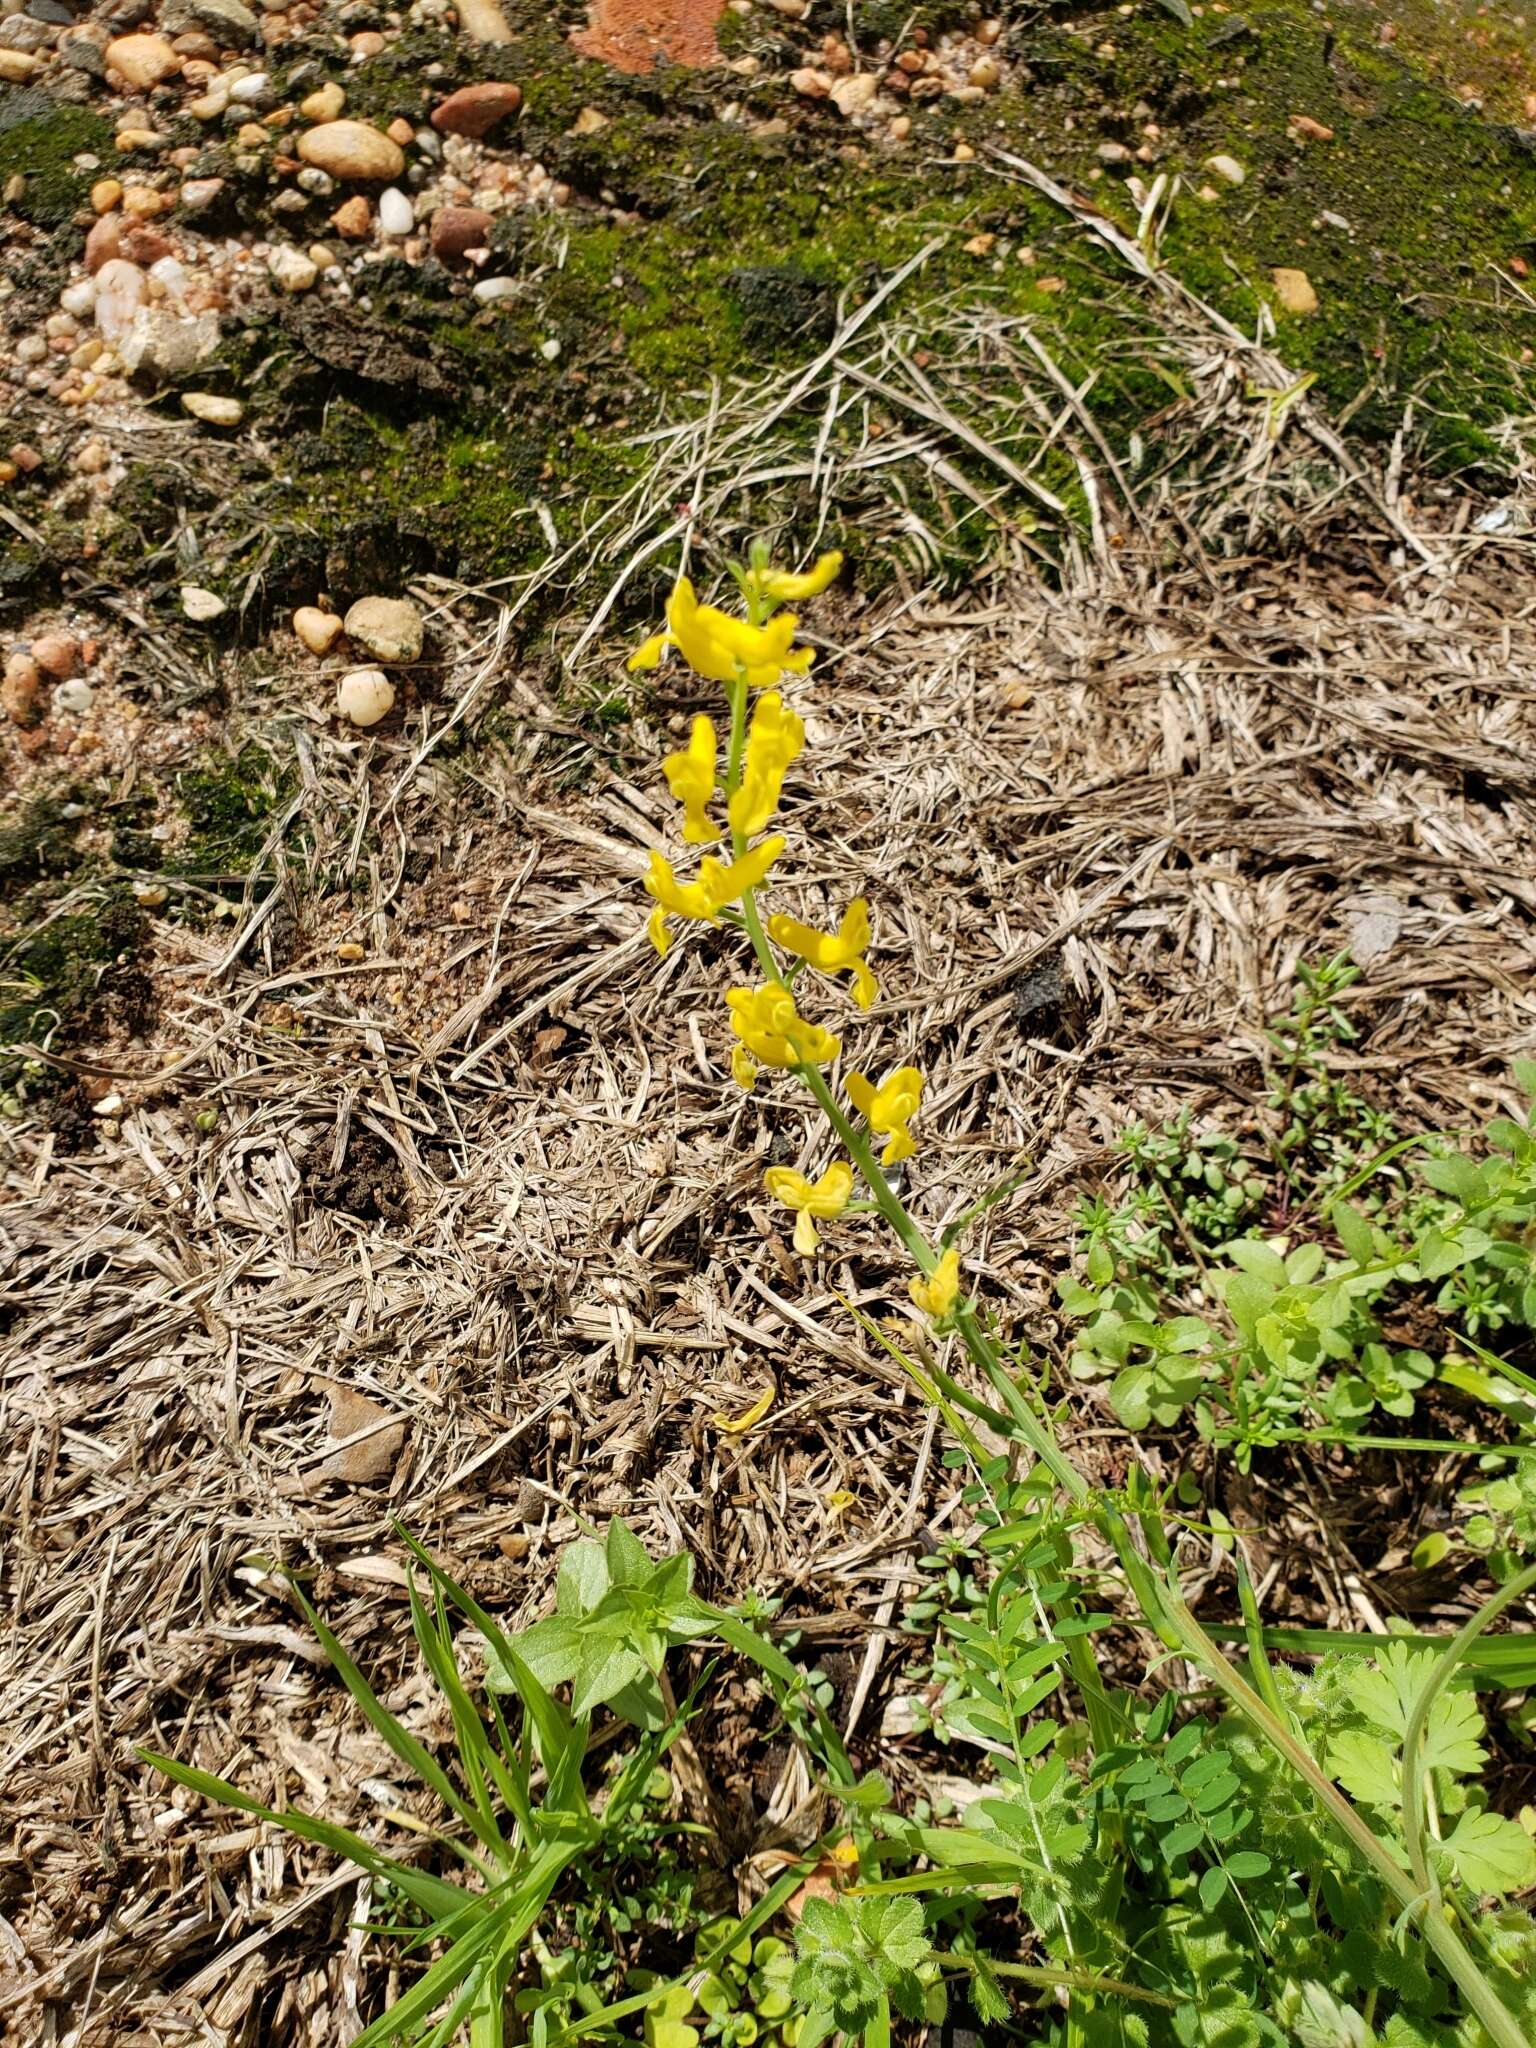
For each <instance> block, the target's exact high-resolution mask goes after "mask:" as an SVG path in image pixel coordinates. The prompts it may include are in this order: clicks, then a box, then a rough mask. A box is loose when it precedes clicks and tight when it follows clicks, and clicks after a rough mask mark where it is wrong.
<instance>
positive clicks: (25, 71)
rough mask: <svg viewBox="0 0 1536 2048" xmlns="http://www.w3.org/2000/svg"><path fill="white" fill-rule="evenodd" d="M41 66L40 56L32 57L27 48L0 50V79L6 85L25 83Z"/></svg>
mask: <svg viewBox="0 0 1536 2048" xmlns="http://www.w3.org/2000/svg"><path fill="white" fill-rule="evenodd" d="M42 68H43V60H42V58H41V57H34V56H33V55H32V53H31V52H30V51H29V50H0V79H4V80H5V82H6V84H7V85H25V84H26V82H27V80H28V79H29V78H35V77H36V76H37V74H38V72H39V71H41V70H42Z"/></svg>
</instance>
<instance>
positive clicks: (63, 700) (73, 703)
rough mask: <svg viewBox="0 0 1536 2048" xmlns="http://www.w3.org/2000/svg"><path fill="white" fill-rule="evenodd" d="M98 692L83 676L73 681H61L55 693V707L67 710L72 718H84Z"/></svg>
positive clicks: (57, 709) (59, 709) (55, 708)
mask: <svg viewBox="0 0 1536 2048" xmlns="http://www.w3.org/2000/svg"><path fill="white" fill-rule="evenodd" d="M95 695H96V693H95V691H94V690H93V689H92V688H91V686H90V684H89V683H88V682H86V681H85V680H84V679H83V678H82V677H80V676H76V677H75V678H74V680H73V681H72V682H68V683H60V685H59V687H58V688H57V689H56V690H55V691H54V693H53V708H54V710H55V711H62V712H65V713H66V714H67V715H68V716H69V717H71V718H83V717H84V716H85V714H86V712H87V711H89V710H90V708H91V703H92V700H93V699H94V697H95Z"/></svg>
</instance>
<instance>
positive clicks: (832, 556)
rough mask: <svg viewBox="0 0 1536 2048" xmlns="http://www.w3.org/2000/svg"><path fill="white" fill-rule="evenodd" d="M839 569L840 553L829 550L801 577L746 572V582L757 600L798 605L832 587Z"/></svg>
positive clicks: (764, 571) (766, 571)
mask: <svg viewBox="0 0 1536 2048" xmlns="http://www.w3.org/2000/svg"><path fill="white" fill-rule="evenodd" d="M842 566H843V551H842V549H841V548H832V549H830V550H829V551H828V552H827V553H826V554H824V555H818V556H817V557H816V560H815V562H814V563H813V564H812V565H811V567H810V568H809V569H807V570H805V571H804V573H803V574H801V575H798V576H796V575H794V574H792V573H791V572H790V571H789V570H787V569H749V570H748V571H747V582H748V583H749V584H750V585H751V587H752V589H753V590H755V591H756V592H757V594H758V596H759V597H765V598H767V600H768V601H769V603H770V604H800V603H801V602H802V601H803V600H804V599H806V598H808V597H820V595H821V593H822V592H823V591H824V590H825V589H826V588H827V586H828V585H829V584H832V583H835V582H836V581H837V579H838V575H839V573H840V572H841V570H842Z"/></svg>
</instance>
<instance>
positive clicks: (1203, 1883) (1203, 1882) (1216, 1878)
mask: <svg viewBox="0 0 1536 2048" xmlns="http://www.w3.org/2000/svg"><path fill="white" fill-rule="evenodd" d="M1226 1890H1227V1873H1226V1871H1225V1870H1224V1869H1223V1867H1222V1866H1221V1864H1219V1863H1213V1864H1212V1865H1211V1867H1210V1869H1209V1870H1207V1871H1204V1872H1203V1873H1202V1874H1201V1878H1200V1903H1201V1905H1202V1906H1204V1908H1205V1910H1206V1911H1207V1913H1209V1912H1210V1911H1211V1910H1212V1909H1213V1908H1214V1907H1216V1906H1218V1905H1219V1904H1220V1903H1221V1901H1222V1899H1223V1898H1224V1897H1225V1896H1226Z"/></svg>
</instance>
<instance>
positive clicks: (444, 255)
mask: <svg viewBox="0 0 1536 2048" xmlns="http://www.w3.org/2000/svg"><path fill="white" fill-rule="evenodd" d="M492 219H493V217H492V215H490V214H488V213H484V212H482V211H481V209H480V208H479V207H478V206H440V207H439V208H438V210H437V212H436V213H434V214H433V216H432V254H433V255H434V256H435V257H436V258H437V259H438V261H439V262H440V263H451V262H453V261H454V260H455V259H456V258H457V257H460V256H462V255H463V254H464V252H465V250H466V249H481V248H484V246H485V240H486V237H487V235H489V233H490V232H491V226H492Z"/></svg>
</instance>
